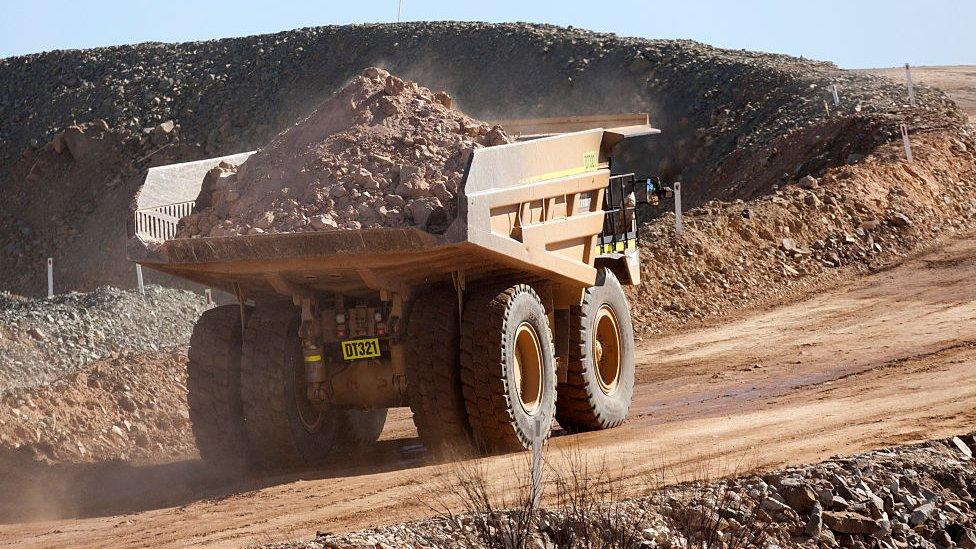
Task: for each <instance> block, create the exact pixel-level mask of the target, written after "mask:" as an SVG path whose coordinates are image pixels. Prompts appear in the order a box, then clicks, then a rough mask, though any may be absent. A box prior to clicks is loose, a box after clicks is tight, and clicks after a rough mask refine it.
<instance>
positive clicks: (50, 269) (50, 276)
mask: <svg viewBox="0 0 976 549" xmlns="http://www.w3.org/2000/svg"><path fill="white" fill-rule="evenodd" d="M47 296H48V297H54V259H53V258H50V257H49V258H47Z"/></svg>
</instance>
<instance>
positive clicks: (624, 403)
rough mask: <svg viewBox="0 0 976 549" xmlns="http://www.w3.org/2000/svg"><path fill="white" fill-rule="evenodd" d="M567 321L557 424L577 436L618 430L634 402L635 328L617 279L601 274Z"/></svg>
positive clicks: (609, 274) (572, 309)
mask: <svg viewBox="0 0 976 549" xmlns="http://www.w3.org/2000/svg"><path fill="white" fill-rule="evenodd" d="M569 317H570V332H569V338H570V341H569V360H568V361H567V365H568V368H567V379H566V382H565V383H560V384H559V400H558V401H557V403H556V419H557V420H558V421H559V424H560V425H562V426H563V428H565V429H566V430H568V431H573V432H580V431H595V430H599V429H610V428H612V427H616V426H618V425H620V424H621V423H623V421H624V420H625V419H626V418H627V412H628V411H629V410H630V402H631V399H632V398H633V396H634V326H633V324H632V321H631V317H630V307H629V305H628V304H627V297H626V296H625V295H624V292H623V288H621V286H620V282H619V281H618V280H617V277H615V276H614V274H613V273H612V272H610V271H609V270H606V269H601V270H600V274H599V276H598V277H597V283H596V285H595V286H592V287H590V288H588V289H587V290H586V292H585V293H584V295H583V299H582V303H581V304H580V305H579V306H574V307H571V308H570V311H569Z"/></svg>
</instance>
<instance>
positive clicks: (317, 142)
mask: <svg viewBox="0 0 976 549" xmlns="http://www.w3.org/2000/svg"><path fill="white" fill-rule="evenodd" d="M451 107H452V99H451V97H450V96H449V95H447V94H446V93H444V92H437V93H434V92H431V91H430V90H428V89H427V88H424V87H421V86H419V85H418V84H417V83H415V82H408V81H404V80H401V79H400V78H398V77H396V76H394V75H391V74H390V73H389V72H387V71H385V70H383V69H378V68H375V67H373V68H369V69H366V70H364V71H363V72H362V73H360V74H359V75H358V76H357V77H356V78H354V79H353V80H352V81H351V82H350V83H349V84H347V85H346V86H345V87H344V88H342V89H341V90H339V91H338V92H337V93H336V94H335V95H334V96H332V97H331V98H329V99H328V100H326V101H325V102H323V103H322V104H321V105H319V106H318V107H317V108H316V109H315V111H314V112H313V113H312V114H311V115H309V116H308V118H305V119H303V120H301V121H299V122H298V123H296V124H295V125H294V126H292V127H290V128H288V129H287V130H285V131H284V132H282V133H281V134H279V135H278V136H277V137H276V138H275V139H274V140H273V141H272V142H271V143H270V144H269V145H267V146H266V147H264V148H262V149H261V150H259V151H258V152H257V153H255V154H254V155H252V156H251V157H250V158H248V159H247V160H246V161H245V162H244V163H243V164H242V165H241V166H230V165H222V166H218V167H216V168H214V169H213V170H211V171H210V172H209V173H208V174H207V177H206V178H205V179H204V184H203V188H202V189H201V191H200V196H199V197H198V198H197V200H196V206H195V207H194V213H193V214H192V215H190V216H187V217H186V218H184V219H183V220H182V222H181V225H180V231H179V233H178V236H179V237H180V238H190V237H200V236H234V235H243V234H264V233H280V232H304V231H320V230H330V229H360V228H375V227H402V226H416V227H419V228H421V229H424V230H427V231H428V232H432V233H442V232H444V230H445V229H446V228H447V227H448V226H449V225H450V224H451V222H452V221H454V219H455V218H456V217H457V209H458V200H457V195H458V193H459V191H460V186H461V179H462V178H463V176H464V170H465V168H466V166H467V159H468V158H469V157H470V155H471V151H472V150H474V149H475V148H477V147H481V146H485V145H499V144H503V143H507V142H508V138H507V136H506V135H505V133H504V132H503V131H502V130H501V128H499V127H497V126H496V127H494V128H492V127H491V126H489V125H488V124H485V123H483V122H479V121H477V120H474V119H472V118H470V117H468V116H466V115H465V114H464V113H461V112H460V111H457V110H453V109H452V108H451Z"/></svg>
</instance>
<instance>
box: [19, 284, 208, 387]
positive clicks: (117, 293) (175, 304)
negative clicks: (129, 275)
mask: <svg viewBox="0 0 976 549" xmlns="http://www.w3.org/2000/svg"><path fill="white" fill-rule="evenodd" d="M205 307H206V304H205V302H204V300H203V298H201V297H200V296H199V295H195V294H191V293H189V292H185V291H182V290H172V289H167V288H161V287H158V286H147V287H146V294H145V295H140V294H139V293H138V292H131V291H124V290H118V289H115V288H100V289H98V290H96V291H94V292H89V293H69V294H62V295H56V296H54V297H52V298H43V299H37V298H28V297H22V296H17V295H13V294H10V293H0V391H5V390H8V389H11V388H17V387H24V388H28V389H29V388H31V387H36V386H39V385H43V384H46V383H49V382H52V381H54V380H56V379H60V378H62V377H63V376H64V375H69V374H72V373H74V372H76V371H78V370H80V369H83V368H84V367H85V366H87V365H89V364H93V363H97V362H99V361H103V360H111V359H114V358H117V357H119V356H121V355H123V354H126V353H129V352H141V351H161V350H165V349H184V348H185V347H186V346H187V344H188V343H189V340H190V333H191V332H192V330H193V325H194V323H196V320H197V318H198V317H199V316H200V313H201V312H202V311H203V310H204V308H205Z"/></svg>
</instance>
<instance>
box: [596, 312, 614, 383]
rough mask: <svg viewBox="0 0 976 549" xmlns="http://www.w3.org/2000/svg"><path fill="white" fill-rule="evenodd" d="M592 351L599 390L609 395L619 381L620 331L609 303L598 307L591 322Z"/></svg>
mask: <svg viewBox="0 0 976 549" xmlns="http://www.w3.org/2000/svg"><path fill="white" fill-rule="evenodd" d="M592 353H593V364H594V365H595V366H596V374H597V376H596V377H597V381H598V382H599V385H600V390H601V391H603V394H605V395H609V394H611V393H613V392H614V390H616V389H617V384H618V383H619V381H620V331H619V330H618V329H617V317H616V316H615V315H614V314H613V309H611V308H610V306H609V305H604V306H602V307H600V311H599V312H598V313H597V315H596V321H595V322H594V323H593V349H592Z"/></svg>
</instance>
